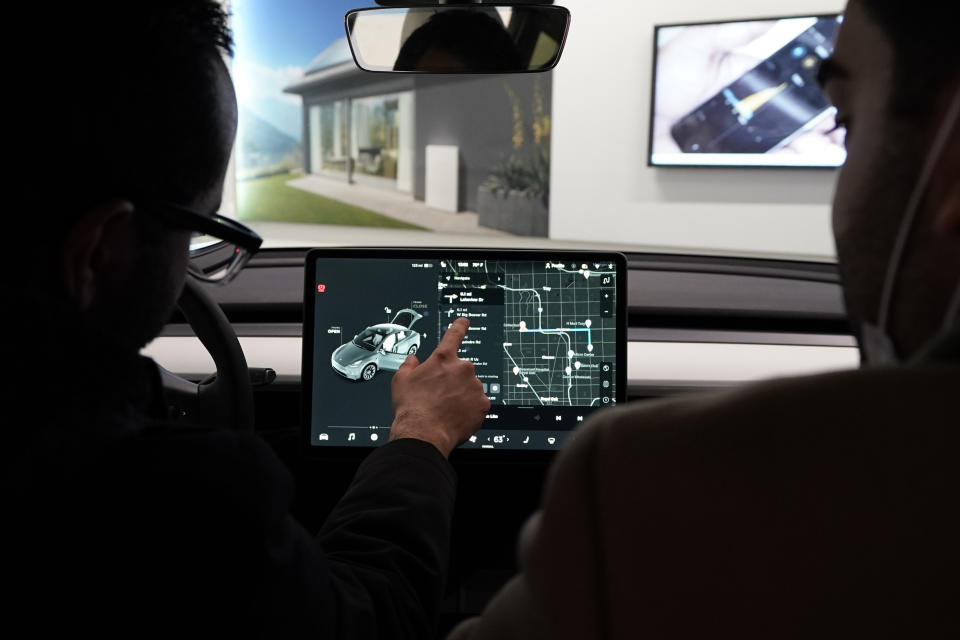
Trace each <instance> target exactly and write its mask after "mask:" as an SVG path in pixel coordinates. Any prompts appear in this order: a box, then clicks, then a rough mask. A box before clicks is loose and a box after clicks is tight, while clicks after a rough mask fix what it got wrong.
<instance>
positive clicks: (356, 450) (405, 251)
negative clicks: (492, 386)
mask: <svg viewBox="0 0 960 640" xmlns="http://www.w3.org/2000/svg"><path fill="white" fill-rule="evenodd" d="M451 254H455V255H456V256H457V257H463V258H465V259H487V260H535V261H542V260H546V259H551V260H560V261H565V262H566V261H571V262H572V261H583V262H591V261H597V262H599V261H601V260H602V261H605V262H613V263H615V264H616V270H617V274H618V277H617V283H616V295H617V306H616V308H615V309H614V314H615V317H616V320H617V336H618V341H617V342H618V343H617V363H618V366H617V372H616V393H615V394H614V395H615V397H616V400H617V406H623V405H624V404H625V403H626V401H627V312H628V304H627V273H628V269H627V258H626V256H625V255H624V254H622V253H618V252H613V251H571V250H558V251H553V250H532V249H509V250H508V249H461V248H457V247H451V248H416V249H410V248H381V247H370V248H364V247H350V248H342V247H336V248H317V249H311V250H310V251H308V252H307V256H306V260H305V263H304V285H303V330H302V340H303V344H302V356H301V366H300V371H301V373H300V376H301V377H300V380H301V396H302V402H301V419H300V438H299V440H300V444H301V446H300V448H301V450H302V451H304V453H305V455H307V456H309V457H311V458H318V457H319V458H324V457H326V458H336V459H341V458H343V457H346V458H349V459H354V458H355V459H358V460H359V459H361V458H363V457H365V456H366V455H367V454H369V453H370V452H371V451H373V450H374V449H376V448H377V447H347V446H322V447H321V446H314V445H313V444H312V441H311V424H310V422H311V420H312V415H313V393H312V389H313V357H314V354H313V343H314V338H315V327H314V325H315V320H316V312H315V305H314V304H313V300H314V298H313V295H314V291H313V288H314V281H315V279H316V278H315V274H314V272H315V270H316V263H317V260H318V259H328V258H350V259H362V260H369V259H401V260H405V259H425V260H431V259H442V258H445V257H450V255H451ZM381 446H382V445H381ZM559 450H560V447H558V448H557V449H556V450H552V449H531V450H523V449H459V448H458V449H456V450H454V452H453V453H452V454H451V458H454V457H456V458H457V459H459V460H462V461H467V462H469V461H473V460H480V459H482V460H484V461H486V460H490V459H491V458H497V459H504V460H517V459H519V458H523V459H524V460H530V459H536V458H539V457H552V456H553V455H555V454H556V452H557V451H559Z"/></svg>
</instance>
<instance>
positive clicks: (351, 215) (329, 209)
mask: <svg viewBox="0 0 960 640" xmlns="http://www.w3.org/2000/svg"><path fill="white" fill-rule="evenodd" d="M296 177H298V176H297V175H295V174H289V173H285V174H281V175H277V176H269V177H266V178H257V179H255V180H245V181H243V182H238V183H237V203H238V208H239V212H238V213H239V214H240V219H241V220H253V221H258V220H259V221H262V222H306V223H310V224H339V225H349V226H354V227H390V228H393V229H423V227H419V226H417V225H415V224H408V223H406V222H401V221H399V220H394V219H393V218H388V217H387V216H384V215H380V214H379V213H376V212H374V211H370V210H369V209H364V208H363V207H355V206H353V205H350V204H346V203H344V202H339V201H337V200H331V199H330V198H324V197H323V196H318V195H316V194H314V193H309V192H307V191H302V190H300V189H294V188H293V187H288V186H287V181H289V180H293V179H294V178H296Z"/></svg>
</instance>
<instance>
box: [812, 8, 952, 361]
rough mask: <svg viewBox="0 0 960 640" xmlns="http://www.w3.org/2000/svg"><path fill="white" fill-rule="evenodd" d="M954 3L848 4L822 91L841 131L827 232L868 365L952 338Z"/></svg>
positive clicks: (920, 352) (824, 71)
mask: <svg viewBox="0 0 960 640" xmlns="http://www.w3.org/2000/svg"><path fill="white" fill-rule="evenodd" d="M958 15H960V10H958V7H957V5H956V3H935V2H924V3H919V4H918V3H906V2H901V1H900V0H851V1H850V3H849V5H848V6H847V9H846V12H845V15H844V22H843V25H842V26H841V28H840V33H839V35H838V37H837V43H836V48H835V51H834V54H833V56H832V58H831V59H830V60H829V61H827V62H825V63H824V65H823V67H822V68H821V84H822V85H823V86H824V88H825V90H826V92H827V94H828V96H829V97H830V100H831V101H832V102H833V104H834V105H835V106H836V108H837V123H838V124H839V125H841V126H843V127H845V128H846V146H847V153H848V156H847V161H846V164H845V165H844V167H843V168H842V170H841V172H840V176H839V178H838V182H837V191H836V197H835V201H834V215H833V221H834V234H835V237H836V243H837V252H838V259H839V264H840V269H841V275H842V276H843V284H844V289H845V293H846V299H847V308H848V312H849V314H850V316H851V319H852V320H853V322H854V324H855V326H856V327H858V328H859V329H860V330H861V342H862V346H863V348H864V351H865V354H866V355H867V358H868V360H869V361H871V362H875V363H883V362H891V361H894V360H901V361H903V360H909V359H911V358H915V357H918V356H922V355H923V354H924V352H925V351H926V350H928V349H930V348H932V347H934V345H935V343H937V342H942V341H943V340H944V339H945V338H946V336H947V334H948V333H950V331H954V332H955V331H956V325H957V322H958V305H960V123H958V121H957V111H958V109H960V50H958V48H957V46H956V43H955V35H954V33H953V32H954V30H955V25H956V19H957V17H958Z"/></svg>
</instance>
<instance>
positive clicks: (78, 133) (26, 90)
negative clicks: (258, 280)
mask: <svg viewBox="0 0 960 640" xmlns="http://www.w3.org/2000/svg"><path fill="white" fill-rule="evenodd" d="M14 13H15V17H14V19H13V21H14V22H15V23H16V24H17V25H18V29H23V30H25V31H28V32H35V33H37V34H38V35H37V36H36V37H35V38H34V39H33V40H32V42H33V43H34V45H33V46H30V47H29V48H27V49H26V50H27V51H29V54H30V55H29V56H26V57H24V58H23V61H22V63H19V64H18V65H16V66H17V69H16V70H15V71H14V73H13V75H14V77H15V79H16V80H15V84H14V85H13V86H16V95H17V100H18V102H17V103H16V105H15V107H14V113H15V118H14V119H13V120H12V122H15V123H16V125H15V127H16V131H15V132H14V136H15V140H16V144H15V145H14V146H15V148H16V149H17V151H18V153H19V154H20V155H19V156H18V162H19V163H20V164H19V167H20V169H21V171H20V172H19V174H20V175H18V177H17V183H16V184H15V185H14V188H15V190H16V191H15V193H16V196H17V200H18V205H19V209H20V211H22V212H24V215H23V219H22V220H20V221H18V222H17V225H16V226H17V231H18V233H17V238H18V243H19V244H20V246H21V247H24V246H28V247H30V248H31V250H32V251H33V252H34V259H33V260H31V261H30V263H31V264H32V266H31V268H29V269H22V268H21V269H17V270H16V271H17V273H16V277H15V278H14V277H12V276H10V275H8V276H7V277H6V283H5V284H8V285H10V284H14V285H16V286H20V287H22V288H23V289H25V290H29V291H31V292H34V293H39V294H41V295H43V296H46V297H47V298H49V299H51V300H54V301H56V302H58V303H63V304H64V305H65V307H64V308H65V309H67V310H69V311H70V312H74V311H75V312H78V313H79V314H80V316H81V317H83V318H84V319H85V320H87V321H88V322H87V324H88V325H89V326H95V327H99V328H100V329H101V330H102V332H103V333H104V334H105V335H109V336H112V338H113V339H115V340H116V342H117V344H118V345H119V346H120V347H121V348H122V349H126V350H133V351H135V350H138V349H139V348H140V347H141V346H143V345H144V344H145V343H146V342H148V341H149V340H150V339H151V338H153V337H154V336H155V335H156V334H157V333H158V332H159V330H160V328H161V327H162V326H163V324H164V323H165V322H166V321H167V319H168V318H169V314H170V311H171V309H172V306H173V304H174V302H175V300H176V299H177V296H178V294H179V292H180V289H181V287H182V285H183V281H184V276H185V273H186V270H187V256H188V246H189V242H190V237H191V231H196V230H197V229H196V227H195V226H194V224H196V218H197V217H198V216H192V214H190V213H184V212H183V211H182V209H188V210H190V211H192V212H195V213H196V214H199V217H203V218H207V219H208V221H209V218H210V217H211V216H212V215H213V214H214V213H216V212H217V210H218V207H219V206H220V199H221V193H222V190H223V182H224V176H225V174H226V170H227V163H228V160H229V158H230V152H231V148H232V146H233V141H234V135H235V131H236V120H237V108H236V100H235V97H234V92H233V86H232V83H231V80H230V75H229V73H228V71H227V68H226V66H225V64H224V61H223V58H224V56H227V55H229V54H230V52H231V46H232V41H231V36H230V31H229V29H228V26H227V16H226V14H225V13H224V10H223V8H222V5H221V4H220V3H219V2H216V1H215V0H170V1H164V2H119V1H117V0H106V1H104V2H95V3H80V4H78V3H67V4H64V5H57V6H56V7H55V8H51V7H49V6H45V5H31V6H28V7H26V8H18V9H17V10H16V11H15V12H14ZM9 46H11V45H10V43H8V47H9ZM16 46H17V47H20V48H21V53H22V52H23V51H24V49H23V45H22V44H18V45H16ZM8 86H9V85H8ZM199 224H200V225H201V226H203V224H204V223H203V221H200V223H199ZM36 256H40V257H39V258H37V257H36ZM19 257H20V258H22V256H19ZM8 274H9V272H8Z"/></svg>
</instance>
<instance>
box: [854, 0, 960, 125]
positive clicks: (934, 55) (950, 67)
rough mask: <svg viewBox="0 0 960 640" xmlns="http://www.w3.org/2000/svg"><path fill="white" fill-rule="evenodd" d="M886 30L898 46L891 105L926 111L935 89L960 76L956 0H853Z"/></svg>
mask: <svg viewBox="0 0 960 640" xmlns="http://www.w3.org/2000/svg"><path fill="white" fill-rule="evenodd" d="M855 1H856V2H859V4H860V6H862V7H863V8H864V9H865V10H866V12H867V13H868V14H869V16H870V17H871V18H872V19H873V20H874V21H875V22H876V23H877V24H878V25H879V26H880V28H881V29H883V31H884V32H885V33H886V34H887V37H888V38H889V39H890V43H891V45H892V46H893V51H894V70H893V73H894V85H893V96H892V104H891V106H892V107H893V109H894V110H895V111H896V112H897V113H899V114H901V115H906V116H922V117H923V116H926V115H928V114H929V110H930V109H931V108H932V107H933V102H934V99H935V98H936V97H937V94H938V93H939V92H941V91H943V90H944V89H946V88H947V87H948V86H949V85H950V83H952V82H956V81H957V80H958V79H960V47H958V46H957V19H958V17H960V9H958V6H957V3H956V2H949V1H948V2H906V1H905V0H855Z"/></svg>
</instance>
